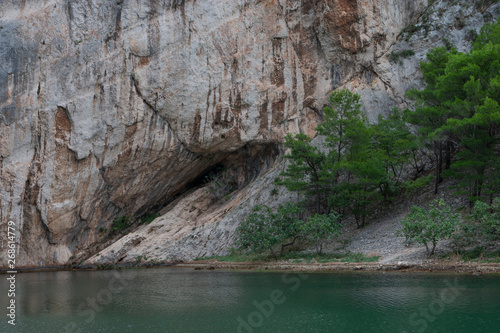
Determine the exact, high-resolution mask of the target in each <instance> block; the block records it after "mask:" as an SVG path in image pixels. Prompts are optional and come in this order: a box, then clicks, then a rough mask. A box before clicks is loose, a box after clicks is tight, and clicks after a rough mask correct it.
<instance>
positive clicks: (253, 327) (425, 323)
mask: <svg viewBox="0 0 500 333" xmlns="http://www.w3.org/2000/svg"><path fill="white" fill-rule="evenodd" d="M0 277H1V278H2V279H1V282H0V292H1V293H2V296H1V297H0V305H1V308H2V309H4V310H3V311H2V312H3V313H2V318H3V319H2V321H1V322H0V332H299V333H303V332H500V275H492V276H481V277H474V276H468V275H451V274H450V275H435V274H424V273H385V274H384V273H328V274H303V275H298V274H284V273H262V272H235V271H194V270H191V269H180V268H161V269H129V270H118V271H89V272H43V273H24V274H18V275H17V295H16V300H17V303H18V308H17V318H16V326H15V327H12V326H11V325H8V324H7V319H8V318H7V316H6V314H7V311H6V306H7V281H6V276H5V275H0Z"/></svg>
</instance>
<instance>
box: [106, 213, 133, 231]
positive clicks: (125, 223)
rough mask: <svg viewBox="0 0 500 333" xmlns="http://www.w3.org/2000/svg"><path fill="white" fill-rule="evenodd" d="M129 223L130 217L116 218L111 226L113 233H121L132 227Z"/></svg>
mask: <svg viewBox="0 0 500 333" xmlns="http://www.w3.org/2000/svg"><path fill="white" fill-rule="evenodd" d="M129 222H130V217H128V216H121V217H115V219H114V220H113V225H112V226H111V230H112V231H113V233H120V232H122V231H123V230H125V229H127V228H128V227H129V226H130V223H129Z"/></svg>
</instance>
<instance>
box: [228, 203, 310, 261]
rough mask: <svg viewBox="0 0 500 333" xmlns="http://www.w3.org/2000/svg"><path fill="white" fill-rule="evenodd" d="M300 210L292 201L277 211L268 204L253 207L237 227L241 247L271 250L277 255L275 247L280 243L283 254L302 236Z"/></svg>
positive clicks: (260, 250)
mask: <svg viewBox="0 0 500 333" xmlns="http://www.w3.org/2000/svg"><path fill="white" fill-rule="evenodd" d="M300 212H301V209H300V208H299V207H297V206H295V205H293V204H291V203H287V204H285V205H280V206H279V207H278V209H277V211H276V212H274V211H273V210H272V209H271V208H269V207H268V206H266V205H262V206H260V205H257V206H255V207H253V212H252V213H251V214H250V215H249V216H248V217H247V218H246V220H245V221H243V222H242V223H241V225H240V226H239V227H238V228H237V229H236V231H237V233H238V235H239V240H238V242H239V247H240V249H242V250H245V249H250V250H252V251H256V252H262V251H265V250H269V251H270V252H271V254H272V255H273V256H274V257H277V254H276V253H275V252H274V247H275V246H278V245H279V246H280V253H279V254H280V255H282V254H283V252H284V250H285V248H286V247H288V246H290V245H293V244H294V243H295V241H296V240H297V239H298V238H299V237H300V222H301V221H300V220H299V218H298V215H299V213H300ZM290 239H292V240H291V241H288V240H290ZM287 241H288V243H287Z"/></svg>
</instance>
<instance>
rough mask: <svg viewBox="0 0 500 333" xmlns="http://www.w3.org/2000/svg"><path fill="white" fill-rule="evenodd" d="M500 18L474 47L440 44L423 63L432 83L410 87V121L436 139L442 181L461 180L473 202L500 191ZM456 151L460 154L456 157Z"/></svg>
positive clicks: (431, 140) (438, 175)
mask: <svg viewBox="0 0 500 333" xmlns="http://www.w3.org/2000/svg"><path fill="white" fill-rule="evenodd" d="M498 36H500V21H497V22H496V23H495V24H493V25H486V26H485V27H484V28H483V29H482V32H481V34H480V35H479V37H478V39H477V40H476V42H475V43H474V46H473V49H472V51H471V52H469V53H459V52H457V51H456V50H451V51H449V52H448V51H447V50H446V49H445V48H437V49H434V50H432V51H431V52H430V53H429V54H428V55H427V60H428V62H427V63H421V69H422V73H423V75H424V80H425V82H426V84H427V86H426V88H425V89H423V90H421V91H416V90H413V91H410V92H409V93H408V95H409V96H410V97H414V98H416V104H415V106H416V109H415V112H414V113H413V114H410V115H409V119H410V121H411V122H412V123H413V124H415V125H418V126H419V133H420V135H421V136H422V137H423V138H425V139H426V141H427V142H428V143H432V145H433V148H434V152H435V154H436V179H435V181H436V183H435V192H437V188H438V183H439V181H440V178H441V168H442V164H443V151H444V152H445V158H444V164H445V168H444V169H445V170H448V171H446V172H444V173H443V175H444V176H452V177H455V178H457V179H459V180H460V182H461V187H462V189H463V192H465V193H467V194H468V196H469V199H470V205H471V206H472V204H473V202H474V201H475V200H476V199H478V198H481V197H483V196H484V195H485V194H486V195H489V196H490V198H492V197H493V195H494V194H495V193H498V191H499V188H498V186H499V180H498V179H499V177H500V171H499V165H500V163H499V162H500V161H499V158H498V152H496V150H495V147H496V146H497V145H498V144H499V142H500V141H499V135H498V134H499V132H500V106H499V102H500V38H499V37H498ZM454 152H457V154H456V155H455V160H454V161H453V163H451V157H452V154H453V153H454Z"/></svg>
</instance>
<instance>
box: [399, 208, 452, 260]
mask: <svg viewBox="0 0 500 333" xmlns="http://www.w3.org/2000/svg"><path fill="white" fill-rule="evenodd" d="M459 222H460V216H459V215H458V214H456V213H453V212H452V210H451V207H450V206H449V205H447V204H446V203H445V202H444V200H443V199H440V200H439V201H438V200H434V201H432V203H431V204H430V205H429V209H425V208H422V207H418V206H413V207H412V208H411V211H410V213H409V214H408V215H407V216H406V217H405V218H404V219H403V220H402V221H401V225H402V229H401V230H400V232H399V233H400V234H402V235H403V236H404V237H405V238H406V241H407V242H413V241H415V242H417V243H419V244H422V245H425V248H426V250H427V254H428V255H429V256H432V255H433V254H434V251H435V249H436V245H437V242H438V241H439V240H442V239H448V238H450V237H451V235H452V234H453V232H454V231H455V230H456V228H457V225H458V223H459ZM429 245H431V246H432V247H431V248H429Z"/></svg>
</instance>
